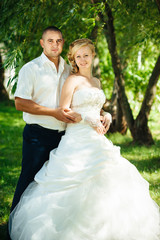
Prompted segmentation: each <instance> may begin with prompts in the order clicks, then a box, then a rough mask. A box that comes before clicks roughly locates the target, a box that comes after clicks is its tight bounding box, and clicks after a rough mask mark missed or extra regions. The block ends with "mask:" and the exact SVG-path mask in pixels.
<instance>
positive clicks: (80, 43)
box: [68, 38, 95, 73]
mask: <svg viewBox="0 0 160 240" xmlns="http://www.w3.org/2000/svg"><path fill="white" fill-rule="evenodd" d="M85 46H88V47H89V48H90V49H91V51H92V53H93V55H95V47H94V44H93V42H92V41H91V40H90V39H88V38H81V39H77V40H75V41H74V42H72V43H71V44H70V46H69V52H68V60H69V62H70V64H71V66H72V71H71V73H77V72H78V70H79V68H78V66H77V64H76V62H75V57H74V55H75V53H76V52H77V51H78V50H79V49H80V48H81V47H85Z"/></svg>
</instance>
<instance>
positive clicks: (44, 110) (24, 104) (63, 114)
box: [15, 97, 76, 123]
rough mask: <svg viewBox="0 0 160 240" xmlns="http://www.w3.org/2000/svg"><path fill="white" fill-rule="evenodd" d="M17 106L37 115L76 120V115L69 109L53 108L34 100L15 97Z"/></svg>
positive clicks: (19, 109)
mask: <svg viewBox="0 0 160 240" xmlns="http://www.w3.org/2000/svg"><path fill="white" fill-rule="evenodd" d="M15 106H16V109H17V110H18V111H22V112H27V113H31V114H35V115H45V116H51V117H55V118H56V119H58V120H60V121H63V122H66V123H73V122H75V121H76V118H75V116H74V115H72V114H71V115H69V111H68V110H67V109H65V108H61V107H59V108H55V109H52V108H48V107H44V106H41V105H39V104H37V103H35V102H34V101H32V100H28V99H23V98H19V97H15Z"/></svg>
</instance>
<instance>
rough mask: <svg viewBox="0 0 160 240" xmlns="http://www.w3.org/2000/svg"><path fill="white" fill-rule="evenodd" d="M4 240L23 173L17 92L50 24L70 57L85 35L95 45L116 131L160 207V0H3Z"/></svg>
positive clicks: (0, 133)
mask: <svg viewBox="0 0 160 240" xmlns="http://www.w3.org/2000/svg"><path fill="white" fill-rule="evenodd" d="M0 16H1V19H0V186H1V188H0V239H6V226H7V221H8V215H9V210H10V206H11V202H12V197H13V194H14V190H15V186H16V182H17V179H18V176H19V173H20V166H21V155H22V153H21V148H22V132H23V127H24V124H25V123H24V122H23V120H22V113H21V112H18V111H16V110H15V107H14V101H13V93H14V91H15V89H16V83H17V77H18V72H19V70H20V68H21V67H22V66H23V65H24V64H25V63H26V62H28V61H30V60H32V59H33V58H35V57H38V56H39V55H40V54H41V52H42V49H41V47H40V44H39V39H40V38H41V34H42V31H43V29H45V28H46V27H47V26H51V25H55V26H57V27H59V28H60V29H61V30H62V32H63V37H64V39H65V44H64V50H63V53H62V56H63V57H64V58H65V59H66V61H67V51H68V46H69V44H70V43H71V42H72V41H73V40H75V39H78V38H90V39H92V41H93V42H94V43H95V47H96V53H97V54H96V57H95V60H94V64H93V71H94V75H95V76H97V77H98V78H99V79H100V80H101V83H102V88H103V90H104V92H105V95H106V103H105V106H104V109H105V110H106V111H109V112H110V113H111V114H112V117H113V122H112V125H111V128H110V131H109V133H108V134H106V137H108V138H109V139H110V140H112V141H113V143H114V144H116V145H119V146H120V147H121V154H122V155H123V156H124V157H125V158H127V159H128V160H129V161H130V162H132V163H133V164H134V165H135V166H136V167H137V168H138V170H139V171H140V173H141V174H142V176H143V177H144V178H145V179H146V180H147V181H149V183H150V194H151V196H152V198H153V199H154V200H155V201H156V202H157V203H158V204H159V205H160V81H159V76H160V51H159V46H160V1H159V0H141V1H139V0H134V1H133V0H108V1H106V0H102V1H100V0H88V1H87V0H75V1H72V0H64V1H61V0H59V1H58V0H27V1H24V0H3V1H1V2H0Z"/></svg>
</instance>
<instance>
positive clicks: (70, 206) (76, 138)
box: [9, 88, 160, 240]
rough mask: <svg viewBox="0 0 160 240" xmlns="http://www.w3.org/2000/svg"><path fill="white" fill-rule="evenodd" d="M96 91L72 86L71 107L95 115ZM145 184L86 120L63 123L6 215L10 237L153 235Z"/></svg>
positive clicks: (99, 94)
mask: <svg viewBox="0 0 160 240" xmlns="http://www.w3.org/2000/svg"><path fill="white" fill-rule="evenodd" d="M104 101H105V96H104V93H103V91H102V90H99V89H96V88H83V89H80V90H78V91H76V92H75V93H74V95H73V99H72V109H73V110H75V111H76V112H78V113H80V114H82V116H85V115H86V116H87V115H88V116H92V117H93V118H94V119H96V118H99V117H100V110H101V108H102V105H103V104H104ZM159 220H160V215H159V207H158V206H157V204H156V203H155V202H154V201H153V200H152V199H151V197H150V195H149V184H148V182H147V181H146V180H145V179H143V178H142V176H141V175H140V173H139V172H138V171H137V169H136V168H135V166H134V165H132V164H131V163H130V162H129V161H127V160H126V159H124V158H123V157H122V156H121V155H120V148H119V147H117V146H114V145H113V144H112V142H111V141H109V140H108V139H107V138H106V137H105V136H102V135H99V134H98V133H97V132H96V131H95V130H94V129H93V128H92V127H91V126H90V125H89V124H87V123H85V122H83V121H82V122H80V123H77V124H68V126H67V129H66V133H65V135H64V136H63V137H62V140H61V142H60V144H59V146H58V148H57V149H54V150H52V151H51V152H50V157H49V161H47V162H46V163H45V164H44V166H43V167H42V168H41V170H40V171H39V172H38V173H37V174H36V176H35V181H34V182H32V183H31V184H30V185H29V186H28V188H27V189H26V191H25V192H24V194H23V195H22V197H21V200H20V202H19V204H18V205H17V207H16V208H15V209H14V210H13V212H12V213H11V215H10V220H9V226H10V234H11V238H12V239H13V240H159V239H160V235H159V233H160V222H159Z"/></svg>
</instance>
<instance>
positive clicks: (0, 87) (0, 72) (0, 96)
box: [0, 54, 9, 101]
mask: <svg viewBox="0 0 160 240" xmlns="http://www.w3.org/2000/svg"><path fill="white" fill-rule="evenodd" d="M8 99H9V97H8V94H7V91H6V89H5V87H4V68H3V63H2V56H1V54H0V101H3V100H8Z"/></svg>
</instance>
